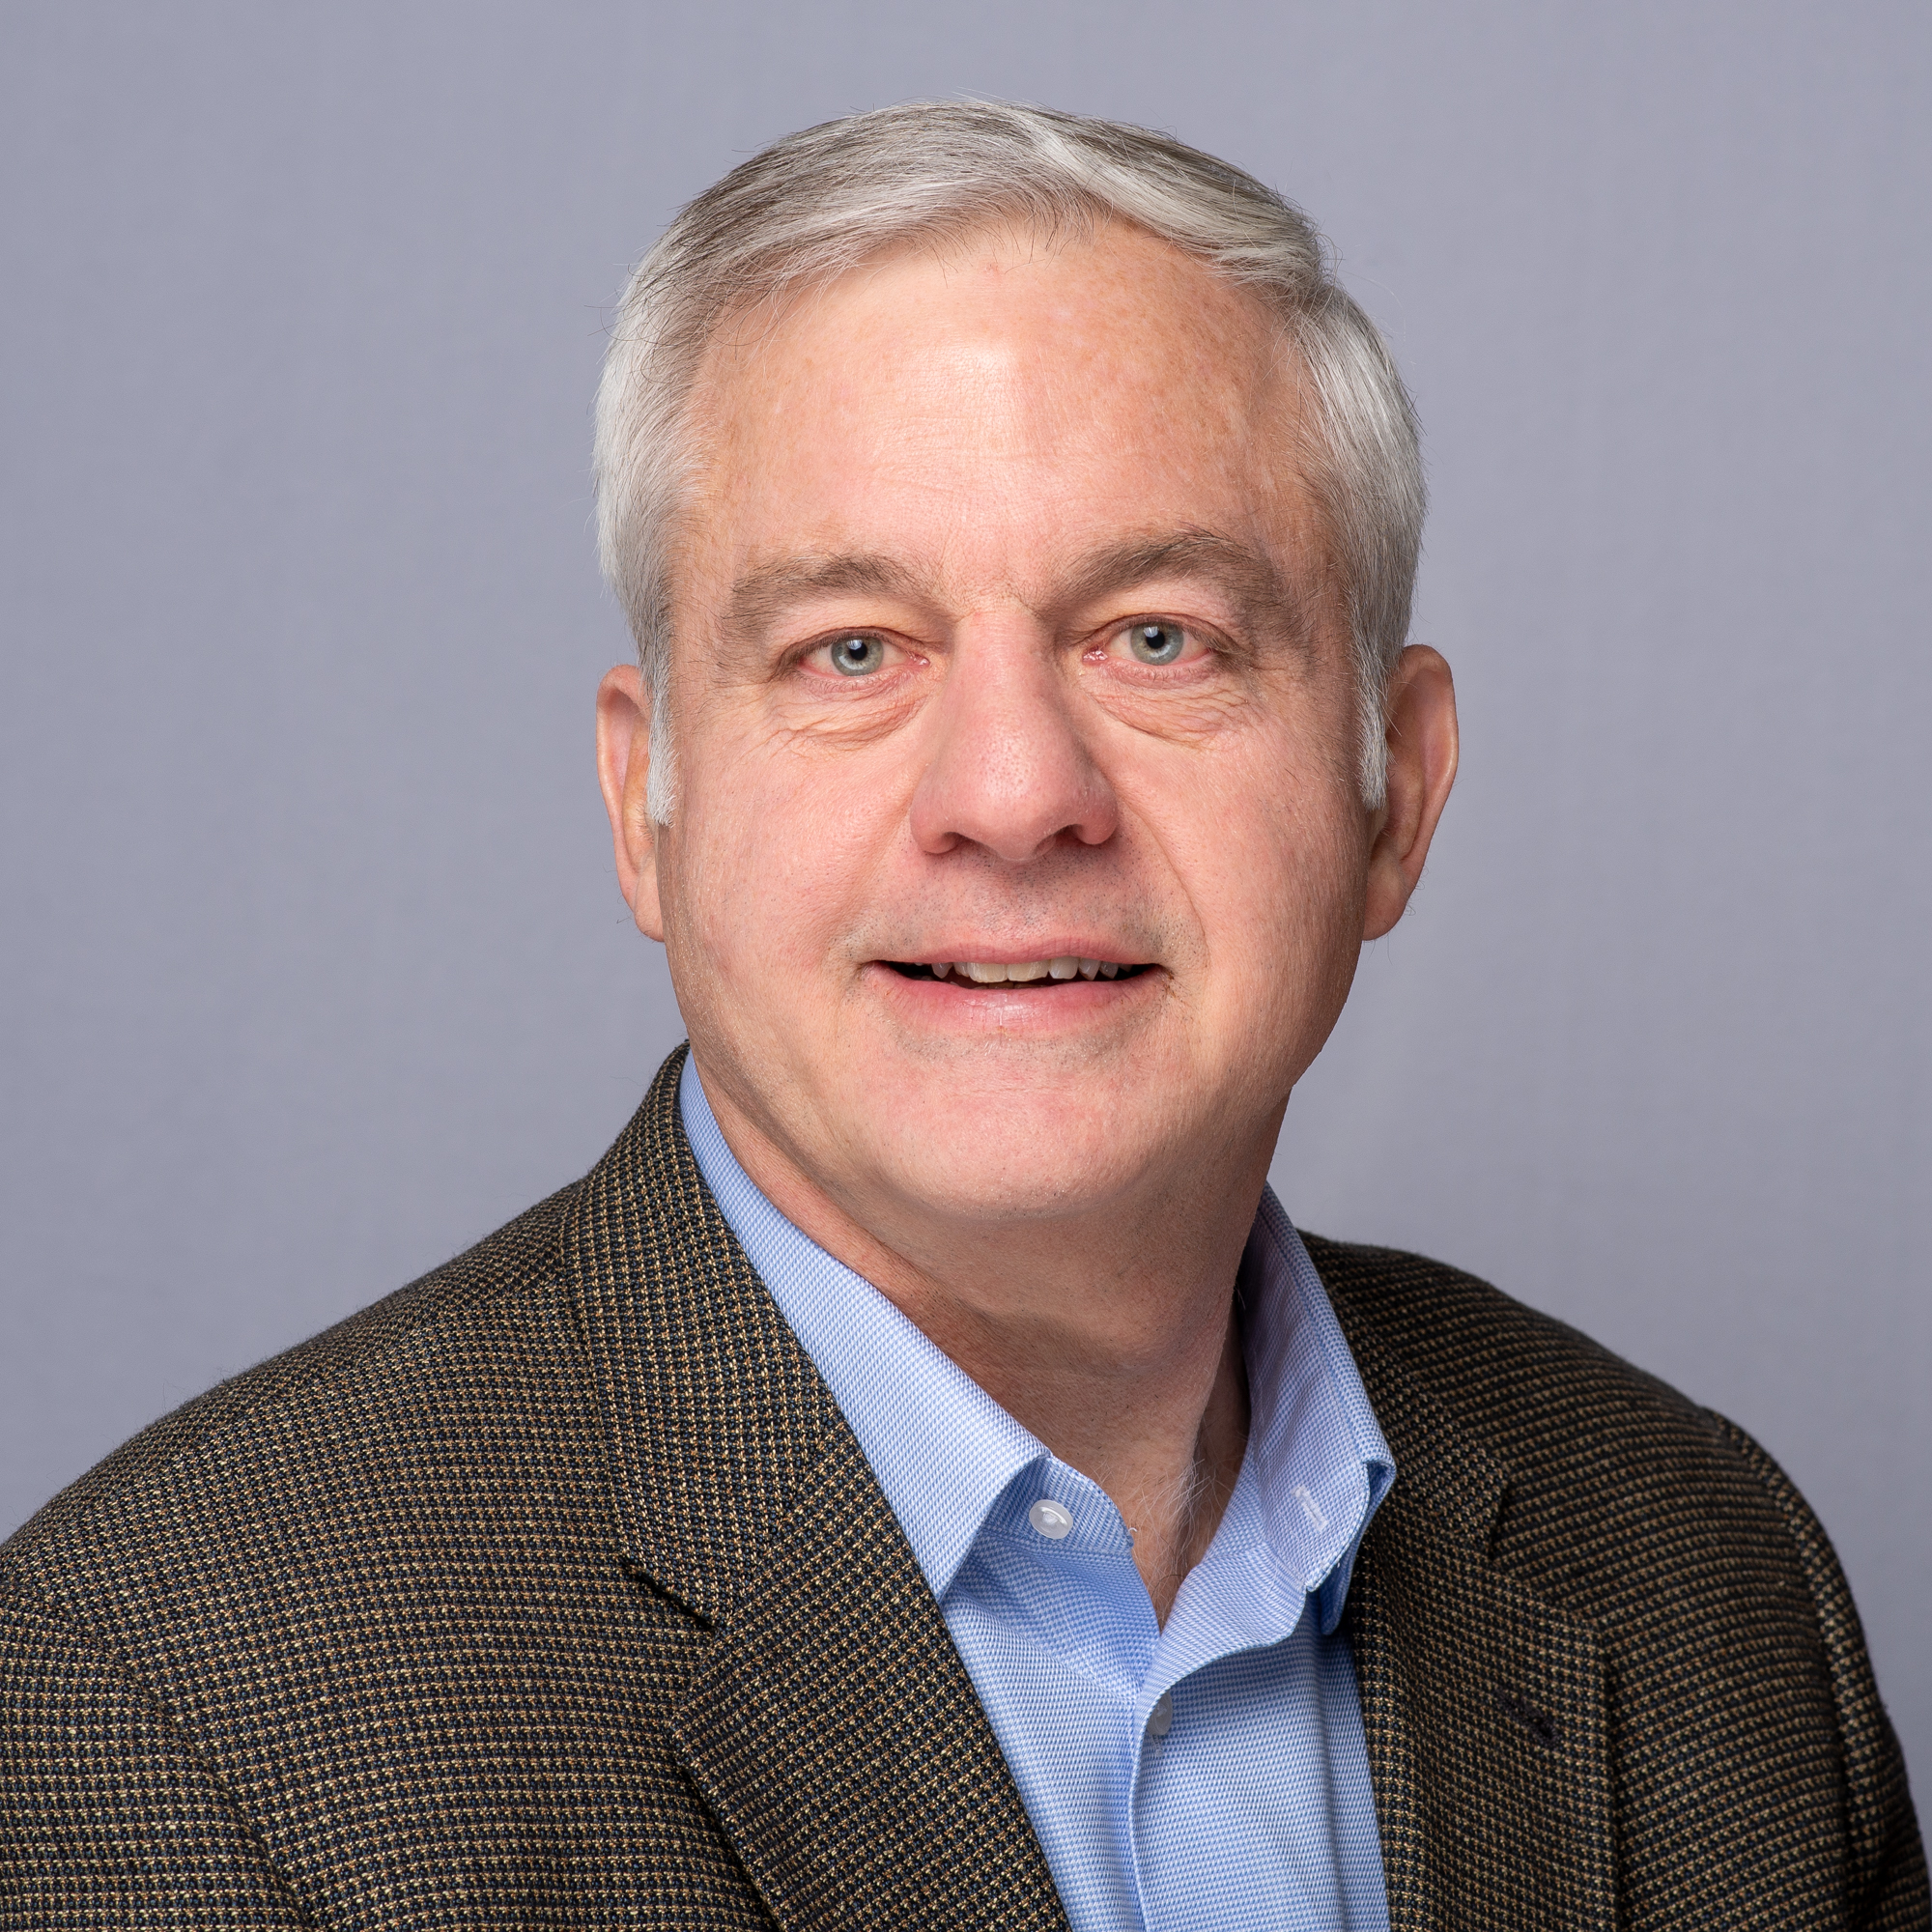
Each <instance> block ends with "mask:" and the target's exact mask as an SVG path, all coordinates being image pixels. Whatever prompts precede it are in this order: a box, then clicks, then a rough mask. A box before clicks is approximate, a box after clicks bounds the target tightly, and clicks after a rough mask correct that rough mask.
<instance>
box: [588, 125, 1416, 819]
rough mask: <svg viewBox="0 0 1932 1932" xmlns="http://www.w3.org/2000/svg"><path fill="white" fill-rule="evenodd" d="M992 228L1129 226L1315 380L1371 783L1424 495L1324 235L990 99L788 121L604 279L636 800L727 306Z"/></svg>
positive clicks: (1332, 534)
mask: <svg viewBox="0 0 1932 1932" xmlns="http://www.w3.org/2000/svg"><path fill="white" fill-rule="evenodd" d="M1000 220H1009V221H1013V222H1016V223H1018V224H1020V225H1023V226H1027V227H1034V228H1039V229H1042V230H1045V231H1047V232H1049V233H1050V232H1054V231H1058V230H1063V229H1071V230H1073V231H1074V232H1082V231H1087V230H1091V229H1092V228H1094V226H1095V225H1097V224H1098V223H1101V222H1105V221H1110V220H1118V221H1126V222H1131V223H1133V224H1134V225H1136V226H1137V227H1140V228H1142V229H1145V230H1147V231H1148V232H1149V233H1151V234H1152V235H1156V236H1158V237H1160V239H1161V240H1163V241H1168V242H1171V243H1172V244H1173V245H1174V246H1175V247H1177V248H1179V249H1181V250H1182V251H1183V252H1185V253H1186V254H1188V255H1191V256H1193V257H1194V258H1195V259H1196V260H1197V261H1200V262H1202V263H1203V264H1205V265H1206V266H1208V268H1210V269H1211V270H1214V271H1215V272H1216V273H1218V274H1219V275H1221V276H1222V277H1224V278H1225V279H1226V280H1227V281H1229V282H1231V283H1233V284H1235V285H1236V287H1239V288H1242V289H1246V290H1250V291H1252V292H1253V293H1254V294H1255V295H1256V296H1258V297H1259V298H1261V300H1262V301H1263V302H1264V304H1265V305H1266V306H1267V307H1268V308H1269V310H1270V311H1271V312H1272V313H1273V314H1274V316H1275V317H1276V319H1277V321H1278V323H1279V325H1280V327H1281V328H1282V330H1283V332H1284V334H1285V336H1286V338H1287V339H1288V341H1289V342H1290V343H1291V344H1292V345H1293V348H1294V349H1295V350H1296V351H1297V352H1298V353H1299V355H1300V357H1301V360H1302V363H1303V365H1304V366H1305V368H1306V370H1307V372H1308V378H1309V384H1310V387H1311V389H1312V391H1313V398H1314V405H1315V407H1314V411H1313V419H1314V426H1315V429H1316V439H1315V440H1316V441H1317V443H1318V445H1319V446H1317V447H1315V448H1314V449H1312V450H1310V451H1309V452H1307V456H1308V463H1309V469H1310V473H1309V475H1308V477H1307V481H1308V484H1309V486H1310V488H1311V489H1312V491H1313V492H1314V494H1315V497H1316V499H1317V501H1318V503H1319V504H1320V506H1321V510H1322V513H1323V515H1324V517H1325V519H1326V522H1327V526H1328V529H1327V535H1328V539H1329V541H1330V543H1331V544H1332V545H1333V547H1334V550H1335V553H1336V557H1337V561H1338V563H1339V565H1340V569H1341V575H1342V579H1343V582H1344V584H1345V585H1346V591H1347V597H1348V608H1349V626H1350V638H1351V640H1352V644H1353V654H1354V660H1355V673H1356V684H1357V690H1358V696H1359V701H1360V707H1361V712H1362V742H1361V747H1360V776H1361V786H1362V793H1363V796H1364V798H1365V799H1366V800H1367V801H1368V803H1369V804H1370V805H1371V806H1376V805H1379V803H1380V802H1381V799H1382V795H1383V791H1384V786H1385V772H1386V762H1387V759H1386V744H1385V741H1384V726H1383V717H1382V711H1383V699H1384V694H1385V692H1386V688H1387V682H1388V677H1389V673H1390V671H1391V670H1392V669H1393V668H1394V666H1395V662H1396V659H1397V657H1398V656H1399V655H1400V653H1401V651H1402V647H1403V644H1404V642H1405V640H1406V637H1407V633H1408V615H1409V604H1410V600H1411V596H1412V594H1413V590H1414V583H1415V567H1416V559H1417V556H1418V554H1419V552H1420V549H1421V542H1422V516H1423V505H1424V490H1423V480H1422V461H1421V454H1420V450H1419V447H1418V442H1417V434H1416V423H1415V412H1414V409H1413V407H1412V406H1411V404H1410V402H1409V398H1408V392H1407V390H1406V388H1405V387H1404V386H1403V381H1402V377H1401V375H1400V374H1399V373H1398V372H1397V369H1396V366H1395V361H1394V358H1393V357H1392V356H1391V355H1389V352H1388V348H1387V346H1386V344H1384V342H1383V341H1382V338H1381V336H1380V334H1379V333H1378V330H1377V328H1376V326H1375V325H1374V324H1373V323H1372V322H1371V321H1370V320H1369V319H1368V317H1367V316H1366V315H1365V314H1363V312H1362V310H1361V309H1360V308H1359V307H1358V306H1357V305H1356V303H1355V302H1354V300H1353V299H1352V298H1350V296H1349V294H1348V293H1347V291H1346V290H1344V289H1343V288H1342V286H1341V284H1340V283H1339V282H1338V281H1337V280H1336V279H1335V272H1334V269H1333V265H1332V263H1331V262H1330V260H1329V257H1328V251H1327V249H1326V247H1325V245H1324V243H1323V241H1322V239H1321V235H1320V234H1319V233H1318V232H1317V230H1316V229H1315V227H1314V225H1313V224H1312V223H1311V222H1310V221H1309V219H1308V217H1307V216H1306V215H1305V214H1303V213H1302V212H1301V211H1300V210H1299V209H1298V208H1296V207H1295V206H1294V205H1293V203H1292V202H1289V201H1286V200H1284V199H1283V198H1282V197H1281V196H1280V195H1278V194H1276V193H1275V192H1274V190H1273V189H1272V188H1268V187H1265V186H1264V185H1262V184H1261V183H1260V182H1258V181H1256V180H1255V179H1254V177H1253V176H1251V175H1247V174H1244V173H1242V171H1241V170H1240V169H1239V168H1236V167H1232V166H1230V165H1229V164H1228V163H1227V162H1226V161H1220V160H1216V159H1215V158H1214V157H1213V156H1211V155H1204V154H1202V153H1201V152H1200V151H1199V150H1198V149H1194V148H1189V147H1185V146H1183V145H1182V144H1181V143H1180V142H1179V141H1176V140H1172V139H1170V138H1169V137H1168V136H1167V135H1165V134H1156V133H1152V132H1151V131H1149V130H1148V129H1147V128H1134V127H1128V126H1126V125H1124V124H1122V123H1121V122H1116V121H1096V120H1091V119H1088V118H1086V117H1084V116H1080V115H1073V114H1061V113H1056V112H1054V111H1053V110H1051V109H1048V108H1043V107H1021V106H1015V105H1011V104H1009V103H1006V102H1000V101H977V100H974V101H956V102H954V101H914V102H909V103H907V104H905V105H902V106H898V107H886V108H880V109H878V110H877V111H875V112H873V113H869V114H855V115H852V116H850V117H848V118H847V119H845V120H842V121H828V122H826V123H825V124H824V125H823V126H821V127H817V128H806V129H805V130H804V131H803V132H802V133H797V134H788V135H786V136H785V137H784V139H783V140H781V141H776V142H774V143H773V144H772V145H771V146H770V147H769V148H767V149H765V150H764V152H763V153H762V154H759V155H754V156H753V157H752V159H750V160H749V161H746V162H744V163H743V164H742V165H741V166H739V167H736V168H733V169H732V170H731V172H730V173H729V174H728V175H726V176H725V178H724V180H723V181H721V182H719V183H718V184H717V185H715V186H713V187H710V188H707V189H706V190H705V191H704V193H702V194H700V195H699V196H698V197H697V198H696V200H695V201H693V202H692V203H690V204H689V206H687V207H686V208H685V209H684V210H683V211H682V212H681V213H679V214H678V215H677V217H676V219H675V220H673V221H672V222H671V224H670V226H669V227H668V229H666V230H665V233H664V235H663V236H662V237H661V238H660V240H659V241H658V243H657V245H656V246H655V247H654V248H652V250H651V251H650V253H649V254H647V255H646V256H645V257H644V259H643V260H642V261H641V262H640V263H639V265H638V268H637V270H636V272H635V273H634V274H633V275H632V276H631V280H630V284H629V286H628V287H627V288H626V289H625V291H624V297H623V301H622V303H621V305H620V307H619V309H618V313H617V320H616V326H615V329H614V331H613V333H612V336H611V347H610V351H609V353H608V355H606V356H605V360H604V379H603V382H602V384H601V385H600V386H599V388H598V392H597V444H596V466H595V467H596V480H597V526H598V549H599V554H600V556H601V559H602V562H603V566H604V573H605V575H606V577H607V578H609V580H610V582H611V588H612V589H613V590H614V591H615V592H616V594H617V597H618V599H619V601H620V602H621V603H622V605H623V607H624V610H625V613H626V615H627V616H628V617H629V618H630V622H631V629H632V632H633V634H634V635H635V636H636V638H637V640H638V661H639V666H640V668H641V669H642V672H643V676H644V680H645V683H646V685H647V686H648V688H649V690H650V693H651V696H652V700H653V701H652V707H651V717H652V730H651V754H652V755H651V773H650V786H649V790H650V801H649V805H650V812H651V815H652V817H653V818H655V819H657V820H658V821H659V822H660V823H664V822H667V821H668V818H669V815H670V809H671V805H672V801H673V797H674V787H675V781H674V777H673V771H672V764H671V758H670V749H671V748H670V739H669V736H668V730H667V729H666V728H665V725H664V721H665V718H666V715H667V709H668V707H667V703H666V694H667V687H668V667H669V631H670V609H671V584H670V565H671V549H672V533H673V526H674V524H675V519H676V515H677V511H678V509H679V506H680V502H681V499H682V497H683V494H684V488H685V485H686V483H687V482H688V480H689V477H690V475H691V471H692V466H693V451H692V449H691V446H690V437H689V435H688V433H687V432H688V421H687V418H688V413H689V407H690V402H691V394H692V389H693V386H694V384H695V382H696V374H697V369H698V365H699V362H700V360H701V358H702V356H703V355H704V351H705V349H706V346H707V345H708V344H709V342H710V341H711V338H712V336H713V334H714V332H715V331H716V329H717V327H719V325H720V323H721V322H722V321H723V320H724V319H725V317H726V316H728V315H731V314H733V313H738V312H742V311H744V310H746V309H748V308H750V307H752V306H753V305H754V304H765V305H767V306H769V307H772V308H773V309H774V310H775V309H776V307H777V305H779V304H780V303H781V302H783V301H784V300H786V299H787V298H790V297H792V296H794V295H796V294H800V293H803V292H804V291H806V290H808V289H810V288H812V287H815V286H820V285H822V284H824V283H826V282H829V281H831V280H833V279H835V278H836V277H837V276H838V275H840V274H843V273H844V272H846V271H847V270H850V269H853V268H856V267H857V266H859V265H860V264H861V263H863V262H865V261H867V260H868V259H871V258H873V257H876V256H878V255H880V254H882V253H885V252H888V251H892V250H895V249H899V248H905V247H911V246H917V245H922V244H924V245H931V244H934V243H943V242H946V241H952V240H956V239H958V238H960V237H963V236H965V235H967V234H970V233H972V232H973V231H975V230H978V229H980V228H983V227H985V226H986V225H988V224H989V223H991V222H996V221H1000Z"/></svg>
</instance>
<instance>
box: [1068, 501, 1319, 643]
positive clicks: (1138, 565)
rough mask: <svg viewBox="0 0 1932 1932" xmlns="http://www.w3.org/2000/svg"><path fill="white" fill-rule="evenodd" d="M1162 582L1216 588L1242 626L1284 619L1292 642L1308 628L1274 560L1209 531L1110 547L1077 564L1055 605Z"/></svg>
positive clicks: (1296, 594) (1301, 597) (1298, 596)
mask: <svg viewBox="0 0 1932 1932" xmlns="http://www.w3.org/2000/svg"><path fill="white" fill-rule="evenodd" d="M1162 577H1179V578H1192V579H1195V580H1197V581H1199V582H1207V583H1211V584H1214V585H1216V586H1217V587H1218V588H1220V589H1221V590H1223V591H1225V592H1226V593H1227V595H1228V597H1229V598H1230V600H1231V601H1232V602H1233V604H1234V606H1235V611H1236V615H1237V617H1238V618H1239V620H1240V622H1241V623H1242V625H1243V626H1244V627H1249V628H1256V627H1259V626H1260V625H1262V624H1263V623H1264V622H1265V621H1266V620H1267V619H1268V618H1270V617H1272V618H1273V619H1274V620H1275V621H1276V622H1278V623H1279V622H1281V621H1282V620H1283V619H1286V624H1287V628H1288V630H1289V631H1290V632H1291V633H1292V634H1293V636H1294V637H1295V639H1297V640H1299V639H1302V638H1304V637H1306V636H1307V634H1308V632H1309V630H1310V629H1311V625H1310V621H1309V620H1310V618H1311V617H1312V615H1313V612H1312V611H1311V609H1310V608H1309V606H1310V600H1309V598H1308V596H1307V594H1306V593H1305V592H1304V591H1300V590H1297V589H1294V588H1292V587H1291V586H1290V585H1289V584H1288V582H1285V581H1284V579H1283V577H1282V574H1281V572H1280V571H1279V570H1278V569H1277V568H1276V567H1275V564H1274V561H1273V559H1272V558H1270V557H1269V556H1267V555H1266V554H1265V553H1264V552H1262V551H1259V550H1257V549H1255V548H1254V547H1253V546H1252V545H1250V544H1244V543H1240V542H1237V541H1236V539H1235V538H1233V537H1227V536H1222V535H1220V534H1219V533H1217V532H1216V531H1213V530H1204V529H1182V530H1176V531H1173V532H1172V533H1170V534H1168V535H1165V536H1156V537H1147V538H1142V539H1137V540H1134V541H1130V542H1127V543H1122V544H1114V545H1110V546H1109V547H1108V548H1107V549H1105V550H1102V551H1099V552H1096V553H1095V554H1094V555H1092V556H1090V557H1088V558H1087V559H1086V560H1085V561H1084V562H1082V563H1081V564H1080V565H1079V567H1078V568H1077V569H1076V570H1075V572H1074V574H1073V577H1072V581H1071V582H1069V583H1068V585H1067V587H1066V589H1065V591H1064V592H1063V593H1062V596H1061V599H1060V600H1059V601H1062V602H1064V603H1065V604H1067V605H1071V606H1078V605H1082V604H1091V603H1093V602H1094V601H1096V600H1097V599H1099V598H1102V597H1105V596H1107V595H1109V594H1110V593H1113V592H1117V591H1122V590H1130V589H1132V588H1133V587H1134V586H1135V585H1136V584H1141V583H1151V582H1153V581H1154V580H1155V579H1156V578H1162Z"/></svg>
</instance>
